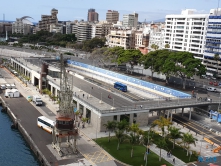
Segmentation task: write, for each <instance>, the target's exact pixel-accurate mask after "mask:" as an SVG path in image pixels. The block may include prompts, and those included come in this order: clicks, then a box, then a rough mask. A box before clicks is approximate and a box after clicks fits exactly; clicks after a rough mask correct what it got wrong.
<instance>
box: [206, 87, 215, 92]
mask: <svg viewBox="0 0 221 166" xmlns="http://www.w3.org/2000/svg"><path fill="white" fill-rule="evenodd" d="M207 90H208V91H210V92H216V91H217V90H216V88H214V87H207Z"/></svg>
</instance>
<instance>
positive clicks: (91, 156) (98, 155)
mask: <svg viewBox="0 0 221 166" xmlns="http://www.w3.org/2000/svg"><path fill="white" fill-rule="evenodd" d="M83 156H84V157H85V158H86V159H87V160H89V161H91V162H92V163H95V164H98V163H102V162H106V161H111V160H113V158H112V157H110V156H109V155H107V154H106V153H104V152H103V150H100V151H96V152H92V153H87V154H83Z"/></svg>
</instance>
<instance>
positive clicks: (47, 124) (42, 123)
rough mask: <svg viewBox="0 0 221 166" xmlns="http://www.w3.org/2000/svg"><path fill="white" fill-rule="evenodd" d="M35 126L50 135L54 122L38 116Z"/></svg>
mask: <svg viewBox="0 0 221 166" xmlns="http://www.w3.org/2000/svg"><path fill="white" fill-rule="evenodd" d="M37 125H38V127H40V128H41V129H43V130H45V131H47V132H49V133H51V134H52V132H53V127H54V121H53V120H51V119H48V118H46V117H45V116H39V117H38V119H37Z"/></svg>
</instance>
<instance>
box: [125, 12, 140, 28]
mask: <svg viewBox="0 0 221 166" xmlns="http://www.w3.org/2000/svg"><path fill="white" fill-rule="evenodd" d="M137 23H138V14H137V13H133V14H127V15H123V27H126V28H137Z"/></svg>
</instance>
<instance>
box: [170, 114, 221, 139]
mask: <svg viewBox="0 0 221 166" xmlns="http://www.w3.org/2000/svg"><path fill="white" fill-rule="evenodd" d="M173 118H174V117H173ZM174 119H176V118H174ZM176 120H177V121H180V120H178V119H176ZM180 122H181V123H182V124H184V125H187V126H190V127H192V128H193V129H195V130H196V131H198V132H199V133H204V134H205V136H207V137H208V138H213V139H214V140H216V141H217V142H219V143H221V141H220V140H217V139H216V138H214V137H215V136H216V137H217V135H214V133H213V132H211V131H209V130H208V129H205V130H207V132H210V133H212V135H214V136H211V135H208V133H205V132H202V131H201V130H199V129H196V128H195V127H193V126H192V125H191V123H192V124H194V123H193V122H188V123H185V122H182V121H180ZM195 125H196V126H197V124H195ZM198 126H199V125H198ZM200 127H201V126H200ZM218 137H219V136H218Z"/></svg>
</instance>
